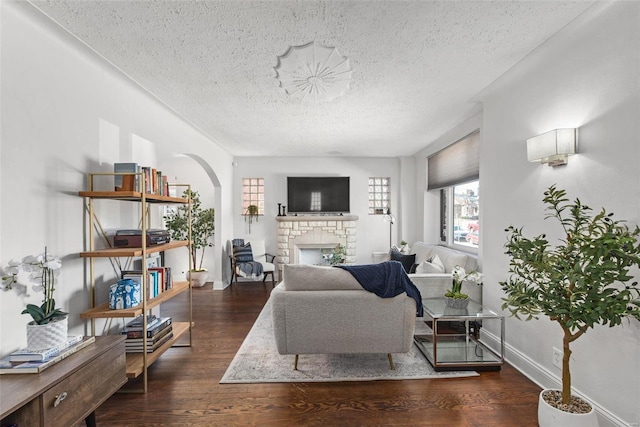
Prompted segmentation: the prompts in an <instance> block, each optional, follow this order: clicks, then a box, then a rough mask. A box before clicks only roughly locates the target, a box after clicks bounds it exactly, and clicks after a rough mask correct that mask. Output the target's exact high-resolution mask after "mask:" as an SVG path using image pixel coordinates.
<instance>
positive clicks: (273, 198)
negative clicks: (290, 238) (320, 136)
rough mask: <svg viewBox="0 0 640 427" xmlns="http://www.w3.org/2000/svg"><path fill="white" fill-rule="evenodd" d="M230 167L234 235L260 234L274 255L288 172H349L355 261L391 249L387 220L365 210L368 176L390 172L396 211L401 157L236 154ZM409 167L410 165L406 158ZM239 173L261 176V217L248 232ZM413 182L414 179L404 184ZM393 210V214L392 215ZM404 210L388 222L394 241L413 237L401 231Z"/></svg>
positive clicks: (285, 196) (385, 174) (401, 192)
mask: <svg viewBox="0 0 640 427" xmlns="http://www.w3.org/2000/svg"><path fill="white" fill-rule="evenodd" d="M235 160H236V161H237V162H238V166H237V167H235V168H234V178H233V193H234V194H236V195H237V197H236V200H234V203H233V215H234V230H236V234H237V236H234V237H238V238H245V239H247V240H249V239H250V238H254V239H264V240H265V242H266V248H267V252H269V253H273V254H276V253H277V246H276V236H277V234H276V230H277V222H276V221H275V219H274V217H275V216H277V214H278V203H282V204H283V205H286V204H287V176H289V175H291V176H322V175H327V176H349V177H350V181H349V182H350V185H351V188H350V193H351V194H350V196H351V204H350V205H351V213H352V214H354V215H358V217H359V220H358V243H357V248H358V249H357V250H358V252H357V262H358V263H370V262H372V252H374V251H388V250H389V223H386V222H383V220H382V216H380V215H368V180H369V177H373V176H389V177H391V204H392V206H391V209H392V213H395V212H400V211H401V209H400V199H401V194H403V190H402V189H401V187H402V186H403V185H404V181H402V179H401V173H400V170H401V166H400V161H399V160H398V159H395V158H351V157H347V158H345V157H321V158H305V157H260V158H254V157H238V158H236V159H235ZM407 163H408V164H409V166H408V167H410V166H411V165H413V162H412V161H409V162H407ZM242 178H264V179H265V216H264V217H260V219H259V221H258V222H257V223H254V224H252V225H251V234H250V235H248V233H247V226H246V224H245V222H244V217H243V216H242V198H241V197H242V196H241V195H242ZM408 185H409V186H412V185H413V184H412V182H411V181H410V182H409V183H408ZM394 215H395V214H394ZM402 227H403V225H402V215H398V222H397V223H396V224H394V225H393V227H392V239H393V243H394V244H397V243H398V242H400V240H402V239H406V240H408V241H410V240H413V239H412V237H411V236H404V235H401V233H402V230H403V228H402Z"/></svg>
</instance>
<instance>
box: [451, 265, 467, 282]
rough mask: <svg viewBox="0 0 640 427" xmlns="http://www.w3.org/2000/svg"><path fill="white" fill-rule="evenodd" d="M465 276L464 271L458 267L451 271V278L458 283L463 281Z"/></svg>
mask: <svg viewBox="0 0 640 427" xmlns="http://www.w3.org/2000/svg"><path fill="white" fill-rule="evenodd" d="M465 274H466V272H465V271H464V268H462V267H460V266H459V265H456V266H455V267H453V270H452V271H451V275H452V276H453V278H454V279H455V280H458V281H460V280H464V276H465Z"/></svg>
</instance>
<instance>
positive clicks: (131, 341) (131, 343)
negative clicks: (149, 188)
mask: <svg viewBox="0 0 640 427" xmlns="http://www.w3.org/2000/svg"><path fill="white" fill-rule="evenodd" d="M172 331H173V327H172V326H171V324H169V325H164V326H163V327H162V328H160V329H158V331H157V332H156V333H155V334H154V336H153V337H151V338H148V337H147V338H142V336H141V335H140V338H130V337H129V334H127V339H126V340H125V342H124V343H125V346H126V347H127V348H137V347H141V346H142V343H143V342H144V341H145V340H146V341H147V345H154V344H155V343H157V342H158V341H160V340H161V339H164V336H165V335H167V334H168V333H170V332H172ZM141 332H142V331H140V333H141ZM136 333H138V332H136Z"/></svg>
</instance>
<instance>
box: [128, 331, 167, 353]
mask: <svg viewBox="0 0 640 427" xmlns="http://www.w3.org/2000/svg"><path fill="white" fill-rule="evenodd" d="M171 338H173V332H169V333H168V334H166V335H165V336H163V337H162V339H160V340H158V341H157V342H156V343H154V344H153V345H148V346H147V353H153V352H154V351H156V350H157V349H158V348H159V347H161V346H162V345H163V344H165V343H166V342H167V341H169V340H170V339H171ZM143 346H144V344H143V343H140V344H138V345H137V346H135V347H130V346H126V341H125V351H126V352H127V353H143V352H144V347H143Z"/></svg>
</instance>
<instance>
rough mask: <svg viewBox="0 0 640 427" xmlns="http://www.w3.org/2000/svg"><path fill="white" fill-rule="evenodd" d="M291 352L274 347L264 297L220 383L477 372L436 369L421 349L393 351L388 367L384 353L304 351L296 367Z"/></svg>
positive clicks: (452, 375) (421, 376)
mask: <svg viewBox="0 0 640 427" xmlns="http://www.w3.org/2000/svg"><path fill="white" fill-rule="evenodd" d="M293 362H294V356H293V355H280V354H278V351H277V350H276V344H275V339H274V338H273V327H272V324H271V304H270V301H267V303H266V304H265V306H264V308H263V309H262V312H261V313H260V315H259V316H258V319H257V320H256V322H255V324H254V325H253V327H252V328H251V331H249V334H248V335H247V337H246V338H245V340H244V342H243V343H242V345H241V346H240V349H239V350H238V352H237V353H236V355H235V357H234V358H233V360H232V361H231V364H230V365H229V367H228V368H227V371H226V372H225V374H224V375H223V377H222V379H221V380H220V383H221V384H238V383H278V382H335V381H373V380H409V379H426V378H457V377H469V376H477V375H478V374H477V373H476V372H474V371H451V372H436V371H434V370H433V368H432V367H431V365H430V364H429V362H428V361H427V359H426V358H425V357H424V355H423V354H422V353H420V351H419V350H418V349H417V348H416V347H415V345H413V346H412V348H411V351H410V352H409V353H405V354H402V353H398V354H393V362H394V364H395V367H396V369H395V370H391V369H390V368H389V360H388V359H387V355H386V354H309V355H307V354H303V355H300V359H299V361H298V370H297V371H295V370H294V369H293Z"/></svg>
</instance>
